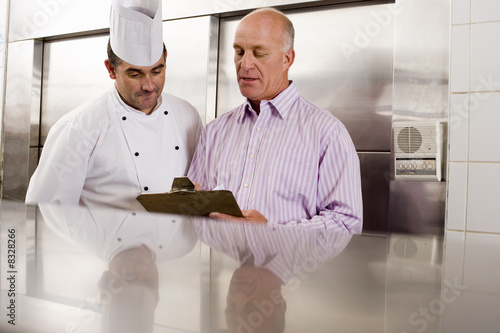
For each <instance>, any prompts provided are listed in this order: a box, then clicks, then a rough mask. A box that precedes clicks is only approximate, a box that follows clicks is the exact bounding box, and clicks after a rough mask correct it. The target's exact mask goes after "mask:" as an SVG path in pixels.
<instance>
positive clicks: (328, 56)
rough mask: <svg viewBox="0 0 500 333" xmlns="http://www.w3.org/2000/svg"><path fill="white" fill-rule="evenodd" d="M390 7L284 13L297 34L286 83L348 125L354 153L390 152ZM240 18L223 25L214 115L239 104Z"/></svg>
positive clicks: (229, 20)
mask: <svg viewBox="0 0 500 333" xmlns="http://www.w3.org/2000/svg"><path fill="white" fill-rule="evenodd" d="M392 6H393V5H373V6H355V7H344V8H339V7H338V6H337V7H335V6H332V7H321V8H318V9H314V8H312V9H308V10H307V11H306V10H300V11H289V12H285V13H286V14H287V15H288V17H289V18H290V19H291V20H292V22H293V23H294V26H295V31H296V40H295V50H296V59H295V63H294V64H293V66H292V67H291V69H290V75H289V77H290V79H292V80H294V82H295V83H296V84H297V86H298V88H299V90H300V92H301V94H302V96H303V97H305V98H307V99H309V100H310V101H312V102H313V103H315V104H317V105H319V106H321V107H323V108H325V109H328V110H329V111H330V112H332V113H333V114H334V115H335V116H336V117H337V118H339V119H340V120H341V121H342V122H343V123H344V124H345V125H346V127H347V129H348V131H349V133H350V134H351V137H352V139H353V141H354V144H355V146H356V149H357V150H358V151H386V152H388V151H390V147H391V117H392V80H393V79H392V76H393V68H392V59H393V41H394V37H393V36H394V15H393V14H392V13H393V12H394V11H393V7H392ZM239 19H240V18H239V17H238V18H231V19H223V20H222V22H221V39H220V40H221V42H220V43H221V45H220V50H221V51H220V62H219V63H220V67H219V90H218V104H217V114H218V115H220V114H222V113H224V112H227V111H229V110H230V109H232V108H233V107H235V106H237V105H238V104H240V103H241V102H242V101H243V98H242V97H241V94H240V93H239V89H238V85H237V82H236V78H235V77H236V75H235V70H234V64H233V53H234V51H233V49H232V43H233V37H234V31H235V30H236V26H237V24H238V21H239Z"/></svg>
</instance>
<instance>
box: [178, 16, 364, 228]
mask: <svg viewBox="0 0 500 333" xmlns="http://www.w3.org/2000/svg"><path fill="white" fill-rule="evenodd" d="M293 39H294V29H293V25H292V23H291V22H290V20H289V19H288V18H287V17H286V16H285V15H283V14H282V13H281V12H279V11H276V10H274V9H270V8H266V9H261V10H257V11H255V12H252V13H250V14H249V15H247V16H245V17H244V18H243V19H242V20H241V22H240V23H239V25H238V28H237V30H236V34H235V38H234V44H233V47H234V51H235V53H234V61H235V65H236V74H237V79H238V84H239V88H240V92H241V94H242V95H243V96H245V97H246V98H247V101H246V102H245V103H244V104H242V105H240V106H239V107H237V108H236V109H234V110H232V111H231V112H229V113H226V114H223V115H222V116H220V117H218V118H217V119H215V120H214V121H213V122H211V123H210V124H208V125H207V127H206V128H205V130H204V131H203V133H202V135H201V138H200V143H199V145H198V148H197V151H196V153H195V156H194V157H193V162H192V164H191V168H190V170H189V173H188V175H189V178H190V179H191V180H193V181H195V182H197V183H199V184H200V185H201V187H202V188H203V189H213V188H215V187H217V186H224V188H225V189H227V190H230V191H232V192H233V193H234V195H235V197H236V200H237V202H238V204H239V205H240V207H241V209H242V210H244V212H243V213H244V215H245V216H246V220H247V221H266V220H268V221H270V222H272V223H273V224H274V223H277V224H300V225H303V226H310V225H321V226H325V225H326V226H331V227H336V228H346V229H348V230H350V231H352V232H361V227H362V200H361V180H360V171H359V160H358V157H357V155H356V151H355V149H354V145H353V143H352V141H351V138H350V136H349V134H348V133H347V130H346V129H345V127H344V126H343V124H342V123H341V122H340V121H339V120H338V119H336V118H335V117H334V116H332V115H331V113H329V112H328V111H326V110H323V109H320V108H319V107H317V106H315V105H314V104H312V103H310V102H308V101H307V100H305V99H303V98H302V97H300V95H299V92H298V90H297V87H296V86H295V84H294V83H293V82H291V81H289V80H288V69H289V68H290V66H291V65H292V64H293V62H294V58H295V51H294V49H293ZM212 217H223V218H229V216H224V215H222V214H212Z"/></svg>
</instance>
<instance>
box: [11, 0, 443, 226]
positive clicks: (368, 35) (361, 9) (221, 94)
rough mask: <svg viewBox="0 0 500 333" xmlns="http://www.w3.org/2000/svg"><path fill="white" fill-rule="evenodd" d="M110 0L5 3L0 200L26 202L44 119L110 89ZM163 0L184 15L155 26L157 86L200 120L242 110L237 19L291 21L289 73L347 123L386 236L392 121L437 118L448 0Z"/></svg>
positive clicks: (173, 14)
mask: <svg viewBox="0 0 500 333" xmlns="http://www.w3.org/2000/svg"><path fill="white" fill-rule="evenodd" d="M108 2H109V1H104V2H98V1H97V0H90V1H83V0H73V1H69V0H40V1H37V2H36V4H33V2H29V1H28V0H19V1H11V13H10V14H11V15H10V29H9V32H10V33H9V54H8V59H9V63H8V71H7V77H8V80H7V96H6V98H5V100H6V105H5V122H4V126H5V142H4V145H5V149H4V156H3V157H4V163H5V166H4V177H3V184H2V194H3V196H4V197H12V198H15V199H19V200H22V199H23V198H24V193H25V191H26V187H27V184H28V180H29V177H30V175H31V173H32V172H33V170H34V167H35V166H36V163H37V158H38V151H39V149H40V148H41V147H43V143H44V141H45V137H46V135H47V132H48V129H49V128H50V127H51V126H52V125H53V123H54V122H55V121H56V120H57V119H58V118H59V117H60V116H61V115H62V114H64V113H66V112H68V111H69V110H71V109H72V108H73V107H75V106H76V105H78V104H80V103H81V102H83V101H84V100H86V99H88V98H89V97H91V96H94V95H95V94H98V93H100V92H101V91H103V90H104V89H108V87H110V85H111V83H112V81H111V80H110V79H109V78H108V77H107V75H106V71H105V69H104V66H103V60H104V58H105V57H106V56H105V51H104V50H105V42H106V39H107V15H108V12H109V8H108V7H109V3H108ZM164 2H165V3H164V6H163V8H164V17H167V18H179V17H184V18H181V19H167V20H166V21H165V22H164V27H165V28H164V29H165V41H166V44H167V47H168V51H169V56H168V59H167V66H168V68H167V83H166V86H165V90H166V91H169V92H171V93H173V94H176V95H179V96H180V97H183V98H185V99H187V100H188V101H190V102H191V103H192V104H193V105H195V107H197V109H198V110H199V112H200V114H201V116H202V118H203V119H204V120H205V122H208V121H210V120H212V119H214V118H215V117H216V115H217V114H221V113H223V112H227V111H228V110H230V109H231V108H232V107H234V106H236V105H237V104H239V103H240V102H241V97H240V94H239V91H238V88H237V85H236V82H235V80H234V68H233V64H232V48H231V44H232V36H233V32H234V29H235V27H236V24H237V20H238V19H239V17H240V16H239V15H241V14H244V13H245V12H246V11H248V9H250V8H254V7H257V6H264V5H276V6H277V7H279V8H280V9H282V10H284V11H285V12H286V13H287V14H289V15H290V17H291V19H292V20H293V21H294V24H295V26H296V30H297V40H296V49H297V59H296V63H295V64H294V66H293V67H292V69H291V72H290V76H291V78H292V79H293V80H294V81H295V82H296V83H297V85H298V87H299V89H300V91H301V93H302V94H303V95H304V97H306V98H308V99H310V100H311V101H313V102H314V103H316V104H318V105H320V106H322V107H324V108H326V109H328V110H330V111H331V112H332V113H333V114H334V115H335V116H337V117H338V118H339V119H340V120H342V122H344V124H346V127H347V128H348V130H349V132H350V134H351V136H352V137H353V140H354V143H355V145H356V148H357V150H358V153H359V157H360V161H361V166H362V177H363V184H362V186H363V194H364V204H365V222H364V225H365V231H384V230H385V229H386V228H387V225H388V222H387V221H388V219H389V218H390V216H391V214H390V211H389V206H390V198H391V194H390V189H391V188H394V189H397V188H399V187H401V184H399V183H398V184H397V185H398V186H394V184H393V185H391V182H393V181H394V180H393V171H392V169H393V162H392V160H393V156H392V152H391V151H392V149H391V147H392V144H391V142H392V133H391V131H392V121H393V120H395V119H396V120H401V119H429V118H431V119H444V118H445V117H446V106H447V97H446V94H445V92H446V91H447V73H448V65H447V63H448V58H447V45H448V43H447V40H448V39H449V36H448V30H447V28H446V26H447V22H448V20H449V18H448V13H449V7H450V5H449V0H437V1H434V0H421V1H417V0H398V1H396V3H389V4H388V3H387V2H390V1H356V0H352V1H351V0H347V1H340V0H331V1H285V0H282V1H257V0H256V1H245V2H243V1H241V0H220V1H201V0H198V1H191V2H185V3H177V2H166V1H164ZM341 2H342V4H339V3H341ZM77 13H78V15H77ZM214 13H215V14H216V15H205V16H199V17H194V16H195V15H197V14H214ZM219 37H220V38H219ZM35 38H38V39H35ZM35 46H36V47H35ZM42 59H43V60H42ZM42 62H43V63H42ZM26 63H28V64H29V66H28V67H27V66H26ZM42 69H43V72H42ZM42 73H43V75H42ZM40 106H41V108H40ZM216 106H217V110H216ZM393 110H394V112H393ZM40 115H41V116H40ZM40 120H41V121H40ZM28 147H31V148H28ZM403 185H404V186H406V184H403ZM432 188H435V186H434V187H432ZM441 191H442V189H441ZM396 196H397V194H396ZM393 197H394V195H393ZM443 218H444V217H443ZM435 222H436V221H434V222H433V223H435ZM394 223H396V224H398V223H400V222H399V221H395V222H394ZM437 223H438V224H439V223H441V221H437Z"/></svg>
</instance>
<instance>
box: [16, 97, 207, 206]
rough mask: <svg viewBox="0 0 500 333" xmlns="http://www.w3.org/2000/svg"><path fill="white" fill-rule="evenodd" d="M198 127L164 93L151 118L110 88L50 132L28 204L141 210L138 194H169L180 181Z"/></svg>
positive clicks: (183, 105) (188, 111)
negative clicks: (177, 181)
mask: <svg viewBox="0 0 500 333" xmlns="http://www.w3.org/2000/svg"><path fill="white" fill-rule="evenodd" d="M201 129H202V123H201V120H200V117H199V115H198V113H197V111H196V109H195V108H194V107H193V106H192V105H190V104H189V103H188V102H186V101H184V100H182V99H180V98H178V97H175V96H172V95H169V94H166V93H163V94H162V95H161V97H160V98H159V100H158V104H157V107H156V108H155V110H154V111H153V112H152V113H151V114H150V115H146V114H145V113H143V112H141V111H138V110H136V109H134V108H132V107H130V106H128V105H127V104H125V103H124V102H123V101H122V99H121V98H120V96H119V94H118V92H117V91H116V89H114V88H113V90H111V91H109V92H107V93H105V94H104V95H102V96H101V97H99V98H97V99H95V100H92V101H89V102H87V103H85V104H83V105H82V106H80V107H78V108H76V109H75V110H73V111H71V112H70V113H68V114H66V115H65V116H63V117H62V118H61V119H60V120H59V121H58V122H57V123H56V124H55V125H54V126H53V127H52V128H51V130H50V132H49V135H48V136H47V140H46V143H45V145H44V148H43V153H42V155H41V158H40V162H39V165H38V168H37V169H36V171H35V173H34V174H33V177H32V178H31V180H30V184H29V187H28V192H27V195H26V203H28V204H34V203H41V202H55V203H62V204H80V205H84V206H91V205H98V206H102V205H103V204H104V205H109V206H113V207H119V208H126V209H141V208H142V207H141V206H140V204H139V203H138V201H137V200H136V197H137V196H138V195H139V194H141V193H160V192H168V191H169V190H170V189H171V186H172V181H173V179H174V177H178V176H184V175H186V173H187V170H188V168H189V163H190V161H191V158H192V156H193V154H194V151H195V149H196V144H197V143H198V138H199V134H200V132H201Z"/></svg>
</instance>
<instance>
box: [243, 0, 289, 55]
mask: <svg viewBox="0 0 500 333" xmlns="http://www.w3.org/2000/svg"><path fill="white" fill-rule="evenodd" d="M245 21H260V22H266V21H269V22H274V24H275V25H277V26H278V27H279V28H280V32H281V35H280V38H282V45H283V48H282V51H283V52H286V51H288V50H290V49H293V43H294V39H295V29H294V27H293V24H292V21H290V19H288V17H287V16H286V15H285V14H283V13H282V12H280V11H279V10H277V9H274V8H270V7H266V8H259V9H256V10H254V11H253V12H251V13H249V14H247V15H246V16H245V17H243V19H242V20H241V21H240V24H242V23H244V22H245Z"/></svg>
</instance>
